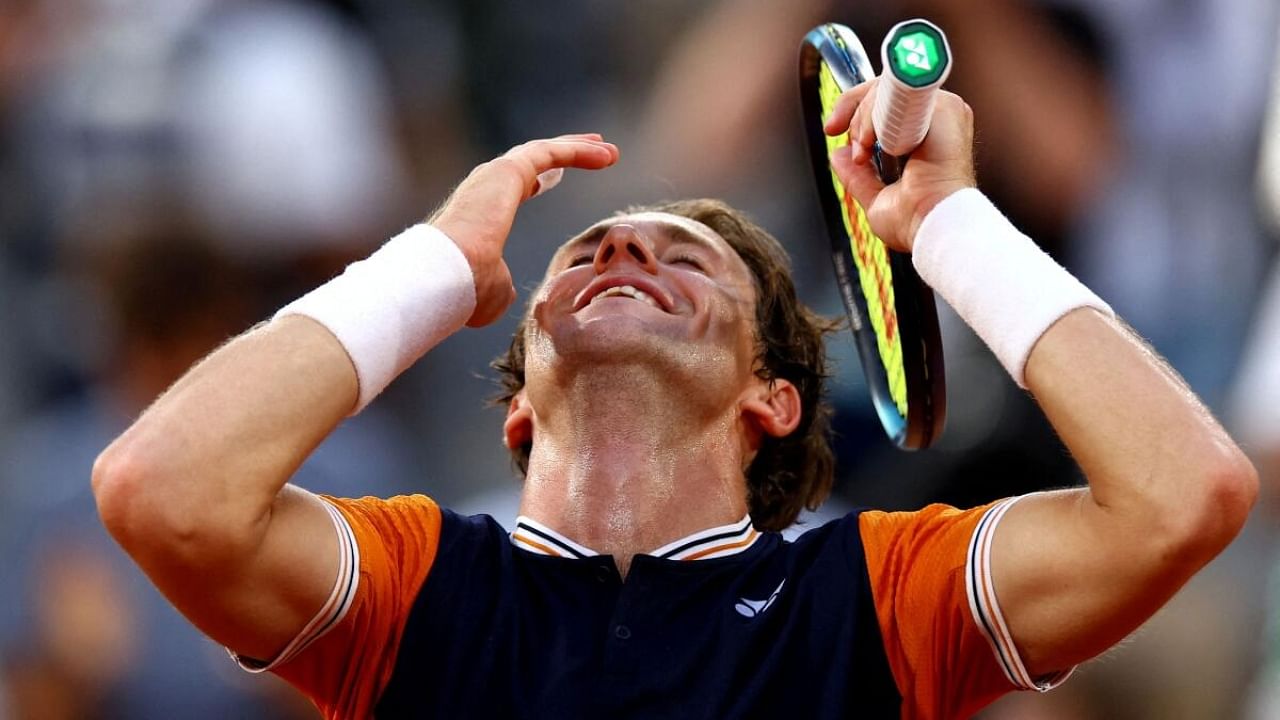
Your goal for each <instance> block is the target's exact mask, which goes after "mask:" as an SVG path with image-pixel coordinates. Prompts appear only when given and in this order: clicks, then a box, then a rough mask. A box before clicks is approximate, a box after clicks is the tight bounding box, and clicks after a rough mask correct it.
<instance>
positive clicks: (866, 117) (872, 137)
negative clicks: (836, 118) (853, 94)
mask: <svg viewBox="0 0 1280 720" xmlns="http://www.w3.org/2000/svg"><path fill="white" fill-rule="evenodd" d="M879 85H880V79H879V78H876V79H874V80H872V81H871V82H869V83H866V86H867V92H866V94H865V95H863V96H862V101H861V102H859V103H858V109H857V111H856V112H854V114H853V120H852V121H850V123H849V142H851V143H853V144H856V145H861V146H862V147H864V148H869V147H871V146H872V145H875V143H876V130H875V127H874V125H873V124H872V122H871V116H872V112H871V109H872V108H873V107H875V103H876V95H877V92H876V88H877V87H879Z"/></svg>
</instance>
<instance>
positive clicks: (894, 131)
mask: <svg viewBox="0 0 1280 720" xmlns="http://www.w3.org/2000/svg"><path fill="white" fill-rule="evenodd" d="M880 61H881V67H882V70H881V73H880V87H879V89H878V90H877V91H876V93H877V95H876V101H875V106H874V107H873V108H872V111H871V123H872V126H873V127H874V128H875V131H876V139H877V141H878V142H879V145H880V148H879V149H880V150H881V151H882V152H883V153H884V154H885V155H891V156H895V157H903V156H905V155H910V154H911V151H912V150H915V149H916V148H917V147H918V146H919V145H920V143H921V142H923V141H924V136H925V135H926V134H927V133H928V132H929V121H930V120H931V119H932V117H933V104H934V99H935V97H936V91H937V89H938V88H939V87H941V86H942V83H943V82H945V81H946V79H947V76H948V75H950V74H951V46H950V45H949V44H947V36H946V35H944V34H943V32H942V30H941V29H939V28H938V26H937V25H934V24H933V23H931V22H929V21H928V20H924V19H916V20H907V21H905V22H900V23H898V24H897V25H894V26H893V28H892V29H891V30H890V31H889V34H888V35H885V38H884V44H883V45H881V46H880Z"/></svg>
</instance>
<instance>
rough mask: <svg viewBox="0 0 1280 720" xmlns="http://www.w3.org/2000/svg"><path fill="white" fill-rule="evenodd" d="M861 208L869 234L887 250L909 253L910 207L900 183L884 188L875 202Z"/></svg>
mask: <svg viewBox="0 0 1280 720" xmlns="http://www.w3.org/2000/svg"><path fill="white" fill-rule="evenodd" d="M863 207H864V208H866V211H867V222H868V223H869V224H870V225H871V232H874V233H875V234H876V235H878V236H879V237H880V239H881V240H883V241H884V243H885V245H888V246H889V249H891V250H897V251H898V252H906V253H909V252H911V238H909V237H907V232H908V231H907V228H908V227H909V226H910V225H911V222H910V221H911V206H910V203H909V201H908V196H907V193H906V192H905V191H904V188H903V187H902V185H901V183H895V184H893V185H890V186H889V187H887V188H885V189H884V190H882V191H881V192H880V194H879V195H877V196H876V199H875V202H873V203H871V204H870V205H864V206H863Z"/></svg>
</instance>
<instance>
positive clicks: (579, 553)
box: [512, 515, 600, 558]
mask: <svg viewBox="0 0 1280 720" xmlns="http://www.w3.org/2000/svg"><path fill="white" fill-rule="evenodd" d="M521 531H524V532H523V533H521ZM516 533H521V534H524V535H526V538H525V539H527V540H533V541H534V542H536V543H538V544H541V545H550V546H552V547H553V548H555V550H556V551H557V552H555V553H554V554H556V555H563V556H567V557H580V558H581V557H591V556H593V555H599V554H600V553H598V552H596V551H595V550H592V549H591V548H589V547H587V546H585V545H579V544H578V543H576V542H574V541H572V540H570V539H569V538H567V537H565V536H564V535H561V534H560V533H558V532H556V531H555V530H552V529H551V528H549V527H547V526H546V525H543V524H542V523H540V522H538V521H537V520H533V519H532V518H528V517H525V516H524V515H521V516H520V517H518V518H516ZM512 537H513V538H514V537H515V533H513V534H512Z"/></svg>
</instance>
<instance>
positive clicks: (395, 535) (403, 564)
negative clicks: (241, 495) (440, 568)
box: [273, 495, 440, 718]
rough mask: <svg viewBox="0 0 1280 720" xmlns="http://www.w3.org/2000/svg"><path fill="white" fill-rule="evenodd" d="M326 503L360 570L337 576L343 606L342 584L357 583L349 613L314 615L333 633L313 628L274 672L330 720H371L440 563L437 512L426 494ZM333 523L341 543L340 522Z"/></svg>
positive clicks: (338, 590) (336, 592) (339, 600)
mask: <svg viewBox="0 0 1280 720" xmlns="http://www.w3.org/2000/svg"><path fill="white" fill-rule="evenodd" d="M325 500H326V501H327V502H328V503H330V505H331V506H332V507H334V508H336V509H337V510H338V511H339V513H340V517H341V519H342V520H345V521H346V529H347V530H348V531H349V534H348V535H347V536H346V537H345V538H343V539H342V544H343V546H344V550H345V549H346V547H347V542H348V541H353V542H351V546H352V549H353V550H354V553H355V554H354V556H351V563H350V565H349V567H351V568H358V570H357V571H355V572H353V573H352V572H348V573H346V574H347V578H344V577H343V575H344V573H343V572H342V571H341V570H340V571H339V578H338V583H337V584H336V586H335V588H334V594H335V597H336V598H338V600H336V601H335V602H339V603H340V602H342V600H341V596H342V594H343V589H344V588H343V584H344V580H351V581H352V583H353V585H354V586H353V587H350V588H349V591H350V594H351V597H350V600H349V606H348V607H346V608H345V609H343V610H342V614H341V615H338V616H333V617H330V618H328V619H327V620H326V619H325V618H323V611H322V614H321V615H317V617H316V622H318V623H324V622H328V623H329V624H330V625H331V627H328V628H324V627H317V628H315V629H314V631H315V632H316V633H317V634H316V636H315V639H314V640H313V641H310V644H308V645H305V646H304V647H301V648H300V649H299V651H298V652H297V654H296V655H294V656H293V657H291V658H288V659H286V660H284V662H283V663H282V664H280V665H279V666H278V667H274V668H273V670H274V671H275V672H276V673H277V674H279V675H280V676H281V677H282V678H284V679H285V680H287V681H288V682H289V683H290V684H292V685H293V686H295V687H297V688H298V689H299V690H301V691H302V692H303V693H304V694H306V695H307V697H309V698H310V699H311V701H312V702H314V703H315V704H316V707H318V708H319V709H320V711H321V712H322V713H323V714H324V716H325V717H326V718H365V717H371V716H372V715H373V709H374V706H375V705H376V704H377V702H378V697H379V695H381V693H382V689H383V688H384V687H385V686H386V683H387V682H388V680H389V679H390V677H391V672H392V670H393V669H394V668H395V662H396V654H397V652H398V651H399V647H400V636H401V634H402V633H403V632H404V625H405V621H406V620H407V618H408V615H409V610H410V609H411V608H412V606H413V602H414V599H415V598H416V597H417V595H418V590H419V588H421V587H422V583H423V582H424V581H425V580H426V578H427V573H428V571H430V569H431V565H432V563H433V562H434V561H435V556H436V549H437V547H438V546H439V543H440V508H439V507H438V506H437V505H436V504H435V502H434V501H432V500H431V499H430V498H427V497H425V496H422V495H410V496H402V497H394V498H391V499H388V500H383V499H379V498H372V497H366V498H361V499H359V500H349V499H339V498H331V497H325ZM335 524H336V525H338V526H339V535H340V536H341V535H342V534H343V528H342V527H341V523H340V522H337V520H336V518H335ZM344 562H345V561H344ZM308 629H310V626H309V628H308ZM303 632H304V634H305V633H306V632H307V630H306V629H304V631H303Z"/></svg>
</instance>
